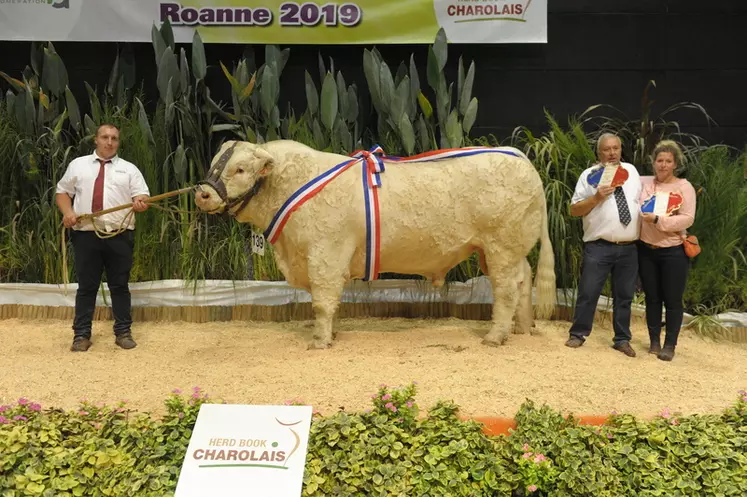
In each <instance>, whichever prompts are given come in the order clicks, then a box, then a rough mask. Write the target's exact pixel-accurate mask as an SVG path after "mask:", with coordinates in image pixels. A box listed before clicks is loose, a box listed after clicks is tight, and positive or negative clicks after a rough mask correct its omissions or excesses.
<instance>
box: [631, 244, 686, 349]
mask: <svg viewBox="0 0 747 497" xmlns="http://www.w3.org/2000/svg"><path fill="white" fill-rule="evenodd" d="M638 267H639V271H640V276H641V285H642V286H643V291H644V293H645V294H646V324H647V325H648V333H649V337H650V338H651V342H652V343H658V344H660V345H661V324H662V323H661V314H662V304H663V305H664V307H666V335H665V338H664V345H665V346H666V345H671V346H675V345H677V338H678V337H679V334H680V328H681V327H682V316H683V314H684V305H683V302H682V296H683V295H684V293H685V285H686V284H687V275H688V271H689V269H690V260H689V259H688V257H687V254H685V249H684V247H683V246H682V245H678V246H676V247H667V248H657V249H653V248H650V247H649V246H647V245H646V244H644V243H641V244H640V246H639V247H638Z"/></svg>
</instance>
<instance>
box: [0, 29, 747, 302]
mask: <svg viewBox="0 0 747 497" xmlns="http://www.w3.org/2000/svg"><path fill="white" fill-rule="evenodd" d="M152 39H153V54H154V57H155V60H156V62H157V68H158V70H157V75H156V85H157V89H158V95H159V98H158V101H157V102H154V103H152V104H151V103H149V102H143V93H142V86H141V85H142V81H138V80H137V78H136V75H135V74H136V73H135V67H134V62H133V59H134V57H133V55H132V52H131V49H130V48H129V46H128V45H125V46H124V47H123V48H122V50H121V51H120V52H119V54H118V56H117V58H116V59H115V61H114V63H113V66H112V70H111V74H110V77H109V80H108V82H107V84H106V85H105V87H104V88H93V87H91V86H90V85H89V84H88V83H85V88H86V91H87V99H88V102H87V105H86V107H87V108H88V109H90V111H89V112H88V113H82V112H81V106H79V103H78V102H77V101H76V98H75V96H74V95H73V93H72V92H71V91H70V79H69V78H70V76H69V74H68V72H67V69H66V68H65V64H64V62H63V61H62V59H61V58H60V56H59V55H58V54H57V53H56V51H55V47H54V45H53V44H52V43H34V44H33V45H32V49H31V53H30V63H29V65H28V66H27V67H26V68H25V70H24V71H23V72H22V73H21V74H7V73H4V72H1V71H0V76H1V77H2V78H4V79H5V81H6V82H7V83H8V84H9V85H10V89H9V90H8V91H7V93H6V94H5V95H0V164H2V167H0V203H1V204H2V206H1V208H0V281H6V282H43V283H61V282H62V281H63V280H64V275H63V267H64V266H63V261H62V256H61V251H60V247H61V245H62V243H63V240H62V239H61V236H62V231H61V228H60V226H61V216H60V214H59V212H58V211H57V209H56V207H55V205H54V187H55V184H56V182H57V180H58V179H59V177H60V176H61V175H62V174H63V172H64V170H65V167H66V166H67V164H68V163H69V161H70V160H71V159H72V158H74V157H75V156H76V155H78V154H83V153H89V152H90V150H91V149H92V141H93V135H94V130H95V127H96V125H97V124H98V123H101V122H104V121H112V122H115V123H117V124H118V125H119V126H120V127H121V134H122V146H121V155H122V156H123V157H125V158H126V159H128V160H130V161H132V162H134V163H135V164H137V165H138V167H140V168H141V170H142V171H143V173H144V175H145V177H146V179H147V181H148V184H149V186H150V188H151V191H152V192H154V193H163V192H166V191H171V190H176V189H178V188H182V187H185V186H189V185H191V184H194V182H196V181H197V180H198V179H201V178H202V177H203V175H204V173H205V170H206V166H207V165H209V163H210V160H211V158H212V155H213V154H214V152H215V151H216V150H217V148H218V147H219V146H220V144H221V143H222V141H223V140H225V139H231V138H233V139H235V138H239V139H242V140H251V141H258V142H262V141H267V140H274V139H278V138H287V139H293V140H297V141H300V142H303V143H306V144H308V145H310V146H312V147H314V148H317V149H321V150H328V151H334V152H339V153H343V154H349V153H351V152H353V151H355V150H357V149H362V148H369V147H370V146H372V145H373V144H380V145H381V146H382V147H383V148H384V150H385V151H386V152H387V153H388V154H391V155H409V154H414V153H419V152H423V151H428V150H433V149H437V148H443V147H459V146H466V145H477V144H479V145H499V144H500V145H513V146H516V147H519V148H521V149H523V150H524V151H525V152H526V153H527V154H528V155H529V157H530V158H531V159H532V161H533V162H534V164H535V166H536V167H537V169H538V171H539V172H540V174H541V176H542V179H543V181H544V182H545V191H546V196H547V200H548V209H549V216H550V230H551V238H552V242H553V244H554V251H555V258H556V272H557V278H558V286H559V287H560V288H571V289H572V288H575V286H576V283H577V280H578V273H579V269H580V262H581V253H582V242H581V233H582V228H581V221H580V220H579V219H575V218H571V217H570V216H569V209H568V203H569V201H570V198H571V196H572V193H573V189H574V187H575V183H576V181H577V179H578V176H579V174H580V173H581V171H583V169H584V168H586V167H587V166H588V165H590V163H591V162H592V161H593V160H594V145H595V139H596V137H597V136H598V134H599V133H601V132H604V131H615V132H617V133H619V134H620V135H621V136H622V137H623V144H624V158H625V159H626V160H628V161H631V162H633V163H634V164H635V165H636V166H637V167H638V168H639V171H640V172H641V174H650V171H651V169H650V157H649V154H650V152H651V150H652V149H653V147H654V145H655V144H656V142H657V141H658V140H660V139H661V138H664V137H667V138H673V139H675V140H678V141H679V142H680V143H681V144H682V145H683V147H684V148H685V151H686V156H687V159H688V161H687V164H686V165H685V167H684V168H683V170H682V173H681V174H682V175H683V176H684V177H686V178H688V179H689V180H690V181H691V182H692V183H693V184H694V185H695V187H696V190H698V192H699V197H698V211H697V219H696V223H695V226H693V228H692V231H693V232H694V233H695V234H697V235H698V236H699V238H700V240H701V242H702V245H703V254H702V255H700V256H699V257H698V258H697V259H696V261H695V262H694V264H693V270H692V272H691V277H690V282H689V284H688V290H687V293H686V304H687V309H688V311H690V312H699V313H713V312H717V311H723V310H727V309H735V308H737V309H744V308H745V300H746V299H747V276H746V275H745V270H746V269H747V260H746V259H745V255H744V253H745V240H746V239H747V238H746V237H745V235H747V216H745V210H746V209H747V199H746V197H745V188H744V174H745V173H744V170H745V168H747V154H745V153H743V152H741V151H738V150H734V149H731V148H729V147H726V146H720V145H713V146H708V145H707V144H705V143H704V142H703V140H701V139H700V138H699V137H697V136H694V135H691V134H685V133H681V132H680V129H679V125H678V123H677V122H676V121H673V120H670V119H669V116H670V115H672V113H673V112H675V111H677V112H695V113H698V114H700V115H702V117H703V119H704V120H705V121H706V122H708V123H711V121H712V120H711V118H710V116H708V114H707V113H706V111H705V109H703V108H702V107H700V106H699V105H697V104H696V103H692V102H683V103H679V104H676V105H674V106H672V107H670V108H668V109H666V110H665V111H664V112H662V113H661V114H660V115H653V110H652V109H653V106H652V100H651V98H650V95H649V93H650V92H651V91H652V88H653V87H654V86H655V85H654V83H653V82H651V83H649V85H648V86H647V87H646V88H645V89H644V92H643V95H642V104H641V111H640V115H639V116H636V117H632V118H631V117H628V116H624V115H620V113H619V112H618V111H616V109H614V108H613V107H609V106H606V105H597V106H594V107H591V108H589V109H586V110H584V111H583V112H581V113H580V114H579V115H578V116H574V117H572V118H571V119H570V120H569V122H568V123H567V124H563V123H560V122H558V121H557V120H556V119H555V118H554V117H553V116H552V115H550V114H546V116H545V118H546V122H547V125H548V130H547V131H546V132H545V133H542V134H541V135H539V136H536V135H535V134H533V133H532V132H531V131H530V130H528V129H526V128H523V127H518V128H517V129H516V130H515V132H514V133H513V134H512V135H511V136H507V137H502V138H499V137H495V136H492V135H491V136H473V135H472V133H471V132H472V127H473V125H474V123H475V121H476V117H477V112H478V99H477V97H476V96H474V95H473V94H472V88H473V83H474V81H475V77H476V71H477V69H476V67H475V64H474V62H467V61H463V60H462V59H461V58H460V59H459V60H458V61H457V77H456V81H447V79H446V76H445V72H444V68H445V65H446V63H447V60H448V45H447V43H446V40H445V37H444V34H443V32H439V34H438V36H437V37H436V39H435V40H434V43H433V45H432V46H431V47H430V48H429V50H428V56H427V60H425V61H416V60H415V57H414V55H413V56H411V57H410V59H409V60H408V61H401V62H400V64H399V65H398V66H397V69H396V71H393V70H392V68H390V67H389V65H388V64H387V63H386V62H385V61H384V60H383V58H382V57H381V54H380V53H379V52H378V51H377V50H376V49H375V48H373V49H370V50H369V49H365V50H364V51H363V56H362V67H363V71H364V74H365V81H366V88H359V87H358V86H357V85H356V84H355V83H349V82H348V81H346V79H345V77H344V75H343V74H342V72H341V71H339V70H335V67H334V61H333V60H331V59H330V60H328V62H327V64H325V61H324V58H323V57H322V55H321V54H320V55H319V59H318V74H313V75H312V74H311V73H309V72H308V71H307V72H306V73H305V77H304V81H303V83H302V85H301V84H299V87H298V90H299V92H303V94H305V96H306V107H305V109H303V111H299V110H298V109H293V108H291V107H290V105H289V104H286V103H284V102H281V101H280V91H279V88H280V80H281V78H282V77H283V70H284V68H285V66H286V64H287V62H288V60H289V57H290V56H291V53H290V49H289V48H286V49H282V50H281V49H280V48H278V47H276V46H273V45H270V46H267V47H265V59H264V60H265V61H264V63H263V64H262V65H261V66H260V67H258V68H256V67H255V64H254V57H252V56H251V54H247V53H245V55H244V56H242V57H241V58H240V59H239V60H237V61H234V62H233V63H226V62H220V64H219V65H220V67H219V68H217V67H214V68H213V67H208V65H207V62H206V57H205V51H204V47H203V45H202V41H201V39H200V37H199V34H195V37H194V40H193V42H192V47H191V56H190V57H188V56H187V52H186V51H185V49H184V48H180V49H179V50H177V47H176V44H175V43H174V37H173V33H172V30H171V26H170V25H169V24H164V25H163V26H162V27H161V28H160V29H158V28H156V27H155V26H154V27H153V30H152ZM419 64H421V65H422V64H425V66H424V67H425V71H424V72H425V79H424V81H422V82H421V79H420V72H419V71H418V68H419V67H422V66H419ZM0 69H1V68H0ZM208 70H215V71H219V72H220V73H222V74H223V77H224V78H225V79H223V84H224V85H226V88H230V95H231V97H230V101H228V102H216V101H215V100H214V99H213V98H212V97H211V89H210V88H209V87H208V86H207V84H206V80H205V78H206V75H207V73H208ZM313 72H316V71H313ZM301 86H302V87H301ZM364 97H367V98H364ZM368 101H370V102H371V105H370V106H367V105H366V104H365V102H368ZM146 104H149V105H146ZM151 108H153V109H155V110H153V111H146V109H151ZM281 109H282V110H281ZM605 109H606V110H611V111H612V113H613V115H612V116H607V115H602V114H600V112H601V111H602V110H605ZM138 226H139V229H138V231H137V241H136V252H135V266H134V269H133V274H132V277H133V280H134V281H143V280H159V279H185V280H191V281H193V280H199V279H214V278H217V279H246V278H249V279H261V280H278V279H282V275H281V274H280V273H279V271H278V269H277V267H276V265H275V263H274V259H273V256H272V250H271V247H270V248H269V250H267V251H266V252H265V255H264V256H261V257H260V256H258V255H256V254H252V253H251V251H250V249H249V243H248V240H249V238H248V230H249V229H250V227H249V226H247V225H240V224H238V223H235V222H232V221H231V220H230V219H227V218H222V217H216V216H206V215H202V214H200V213H198V212H197V210H196V208H195V207H194V205H193V203H192V201H191V199H190V198H189V196H188V195H182V196H181V197H179V198H177V199H176V200H173V201H172V202H170V203H169V206H168V208H166V210H161V209H150V210H149V211H148V212H146V213H143V214H139V215H138ZM71 253H72V251H71V250H69V251H68V257H71V255H70V254H71ZM535 259H536V251H535V252H533V254H532V261H533V263H534V262H535ZM73 266H74V265H73V264H72V263H69V264H68V265H67V267H68V268H69V269H68V271H69V274H68V275H67V276H68V278H70V280H71V281H74V279H75V274H74V267H73ZM479 274H480V272H479V268H478V265H477V263H476V259H475V257H474V255H473V256H472V257H471V258H470V259H468V260H466V261H463V262H462V263H461V264H459V265H458V266H457V267H455V268H453V269H452V270H451V271H450V272H449V274H448V277H447V279H448V281H456V280H459V281H464V280H466V279H468V278H471V277H474V276H477V275H479ZM383 276H384V277H403V275H383Z"/></svg>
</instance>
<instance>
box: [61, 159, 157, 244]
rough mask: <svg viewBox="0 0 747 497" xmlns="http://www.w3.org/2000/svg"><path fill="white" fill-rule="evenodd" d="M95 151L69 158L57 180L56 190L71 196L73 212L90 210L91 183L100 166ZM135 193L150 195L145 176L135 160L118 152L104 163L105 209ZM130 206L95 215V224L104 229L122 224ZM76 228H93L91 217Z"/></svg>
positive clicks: (130, 225) (132, 221)
mask: <svg viewBox="0 0 747 497" xmlns="http://www.w3.org/2000/svg"><path fill="white" fill-rule="evenodd" d="M98 159H99V157H98V156H97V155H96V153H93V154H91V155H85V156H82V157H78V158H76V159H74V160H73V161H71V162H70V164H69V165H68V167H67V170H66V171H65V174H64V175H63V176H62V178H61V179H60V181H59V182H58V183H57V193H67V194H68V195H70V196H71V197H73V210H74V211H75V214H76V215H78V216H80V215H82V214H91V203H92V200H93V185H94V183H95V182H96V177H97V176H98V175H99V168H100V167H101V165H100V163H99V161H98ZM138 195H150V192H149V190H148V185H147V184H146V182H145V178H144V177H143V174H142V173H141V172H140V170H139V169H138V168H137V166H135V164H133V163H131V162H128V161H126V160H124V159H122V158H120V157H118V156H115V157H113V158H112V159H111V162H109V163H107V164H106V165H105V166H104V207H103V208H104V209H109V208H112V207H118V206H120V205H124V204H129V203H131V202H132V198H133V197H136V196H138ZM129 211H130V209H122V210H119V211H116V212H110V213H108V214H103V215H101V216H97V217H96V221H95V222H96V226H97V227H98V228H99V229H101V230H104V231H115V230H118V229H120V228H121V227H122V226H123V224H122V223H123V221H124V218H125V217H126V216H127V213H128V212H129ZM126 227H127V229H131V230H132V229H135V216H130V219H129V222H128V223H127V225H126ZM73 229H75V230H80V231H92V230H93V229H94V226H93V223H91V221H90V220H87V221H84V222H80V223H78V224H77V225H75V226H74V227H73Z"/></svg>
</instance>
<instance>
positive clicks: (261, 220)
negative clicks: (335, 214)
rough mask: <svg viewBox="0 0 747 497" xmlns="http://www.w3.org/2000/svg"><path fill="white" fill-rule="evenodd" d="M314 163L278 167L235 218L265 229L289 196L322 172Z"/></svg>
mask: <svg viewBox="0 0 747 497" xmlns="http://www.w3.org/2000/svg"><path fill="white" fill-rule="evenodd" d="M314 163H315V161H313V162H309V163H306V164H304V165H303V166H304V167H303V168H297V167H296V168H293V169H295V170H288V171H286V170H285V169H290V168H286V167H285V166H280V167H278V168H277V169H276V170H275V171H273V172H272V173H271V174H269V175H268V176H267V177H266V179H265V182H264V184H263V185H262V187H261V188H260V189H259V192H257V195H256V196H255V197H254V198H253V199H252V200H251V201H250V202H249V203H248V204H247V206H246V207H245V208H244V209H243V210H242V211H241V212H240V213H238V215H237V216H236V219H237V220H238V221H240V222H249V223H251V224H252V225H253V226H255V227H256V228H257V229H260V230H261V231H265V230H267V228H268V227H269V226H270V223H271V222H272V219H273V218H274V217H275V214H276V213H277V212H278V211H279V210H280V209H281V208H282V206H283V204H284V203H285V202H286V201H287V200H288V199H289V198H290V196H291V195H293V194H294V193H295V192H296V191H297V190H298V189H299V188H301V187H302V186H303V185H305V184H306V183H307V182H308V181H309V180H311V179H313V178H315V177H316V176H318V175H319V174H321V173H323V172H324V171H323V170H322V169H321V168H318V167H314V166H313V164H314ZM317 169H319V170H317ZM284 173H287V174H284ZM301 208H303V207H301Z"/></svg>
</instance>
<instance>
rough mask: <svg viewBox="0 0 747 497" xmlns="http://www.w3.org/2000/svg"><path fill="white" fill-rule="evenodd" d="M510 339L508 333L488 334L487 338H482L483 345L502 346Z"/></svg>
mask: <svg viewBox="0 0 747 497" xmlns="http://www.w3.org/2000/svg"><path fill="white" fill-rule="evenodd" d="M507 341H508V335H505V334H504V335H493V334H490V335H486V336H485V338H483V339H482V344H483V345H488V346H490V347H500V346H501V345H504V344H505V343H506V342H507Z"/></svg>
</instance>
